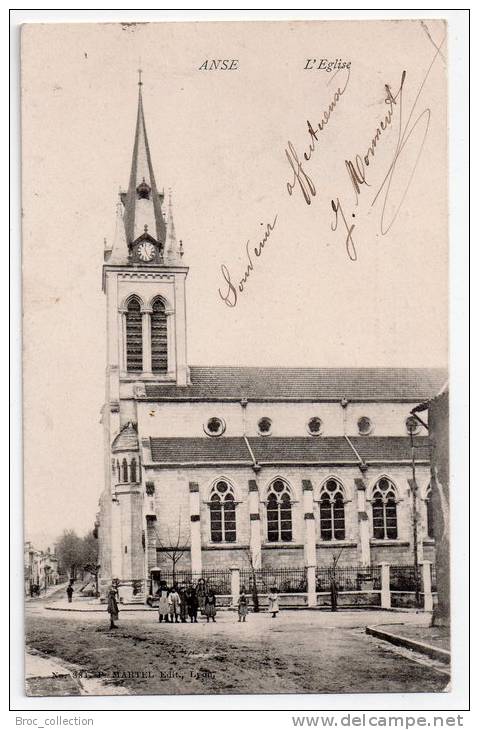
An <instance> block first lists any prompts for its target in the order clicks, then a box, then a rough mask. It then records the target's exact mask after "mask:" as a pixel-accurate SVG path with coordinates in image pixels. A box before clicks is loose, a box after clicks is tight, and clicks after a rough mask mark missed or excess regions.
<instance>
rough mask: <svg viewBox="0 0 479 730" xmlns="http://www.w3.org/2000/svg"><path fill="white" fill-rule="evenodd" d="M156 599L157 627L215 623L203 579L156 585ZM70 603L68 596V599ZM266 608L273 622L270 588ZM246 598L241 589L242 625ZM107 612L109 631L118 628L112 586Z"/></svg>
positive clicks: (275, 603)
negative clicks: (192, 581)
mask: <svg viewBox="0 0 479 730" xmlns="http://www.w3.org/2000/svg"><path fill="white" fill-rule="evenodd" d="M154 597H156V598H157V599H158V621H159V622H160V623H165V624H168V623H180V622H181V623H186V622H187V620H188V618H189V619H190V623H195V624H196V623H198V613H200V615H202V616H205V617H206V622H207V623H209V622H210V619H211V620H212V621H213V623H215V622H216V595H215V592H214V590H213V589H212V588H211V587H210V588H208V587H207V586H206V585H205V582H204V580H203V579H200V580H199V581H198V582H197V583H196V585H193V584H188V585H184V584H180V585H178V584H177V583H174V584H173V585H172V586H171V587H168V584H167V583H166V581H161V582H160V587H159V588H158V590H157V591H156V594H155V596H151V597H150V599H149V603H150V605H151V603H152V599H153V598H154ZM69 599H70V596H69ZM268 607H269V611H270V612H271V615H272V618H276V616H277V614H278V612H279V595H278V590H277V588H271V590H270V592H269V594H268ZM248 608H249V598H248V594H247V593H246V589H245V588H244V587H243V588H242V589H241V592H240V595H239V600H238V621H239V622H244V621H246V616H247V615H248ZM107 611H108V613H109V614H110V629H116V628H118V627H117V625H116V624H115V621H117V620H118V614H119V608H118V590H117V588H116V586H115V585H113V584H112V586H111V588H110V590H109V592H108V603H107Z"/></svg>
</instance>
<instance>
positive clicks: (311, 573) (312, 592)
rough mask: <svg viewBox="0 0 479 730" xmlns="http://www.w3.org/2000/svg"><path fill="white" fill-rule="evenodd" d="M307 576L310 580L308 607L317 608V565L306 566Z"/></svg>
mask: <svg viewBox="0 0 479 730" xmlns="http://www.w3.org/2000/svg"><path fill="white" fill-rule="evenodd" d="M306 576H307V580H308V608H313V607H314V608H315V607H316V605H317V600H316V566H315V565H308V567H307V568H306Z"/></svg>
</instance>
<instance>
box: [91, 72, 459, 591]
mask: <svg viewBox="0 0 479 730" xmlns="http://www.w3.org/2000/svg"><path fill="white" fill-rule="evenodd" d="M162 184H163V181H161V185H162ZM161 185H160V186H158V185H157V182H156V180H155V175H154V170H153V163H152V159H151V153H150V148H149V144H148V137H147V132H146V125H145V115H144V109H143V99H142V84H141V81H140V85H139V97H138V114H137V121H136V132H135V138H134V146H133V156H132V164H131V172H130V178H129V184H128V190H127V191H126V192H124V193H123V192H122V193H120V200H119V203H118V206H117V220H116V234H115V237H114V240H113V243H112V245H111V246H108V245H105V252H104V265H103V291H104V293H105V301H106V320H107V363H106V394H105V404H104V407H103V428H104V444H105V463H104V466H105V485H104V490H103V492H102V495H101V498H100V511H99V515H98V525H97V526H98V536H99V543H100V557H99V562H100V564H101V572H100V588H101V592H102V594H103V595H104V593H105V591H106V589H107V588H108V586H109V585H110V583H111V581H112V580H116V581H118V584H119V586H120V589H121V591H122V596H123V599H124V600H146V597H147V596H148V594H149V593H150V592H151V591H152V590H153V588H154V586H155V585H156V583H155V581H156V582H157V581H158V577H159V576H161V575H162V572H163V573H164V574H165V575H167V574H170V575H171V571H172V569H174V570H176V571H182V572H183V573H184V574H188V573H191V574H192V575H194V576H200V575H202V574H207V573H208V572H212V571H224V572H225V573H226V572H227V571H229V570H230V569H231V568H239V569H241V570H244V571H247V570H248V569H251V568H252V567H253V568H254V569H255V570H256V571H258V572H260V571H270V573H271V575H274V571H286V570H291V571H293V570H295V569H297V570H303V569H304V570H306V571H310V572H311V571H313V572H314V571H316V570H318V569H320V568H321V566H329V565H330V564H331V561H332V559H333V556H338V555H340V562H341V565H344V566H348V565H350V566H358V565H360V566H364V567H365V568H368V567H369V566H375V565H376V566H377V565H379V564H380V563H383V562H387V563H389V564H390V565H391V566H394V565H411V564H412V563H413V561H414V557H415V555H414V553H415V552H416V558H417V560H419V561H422V560H429V561H432V562H433V561H434V540H433V537H432V535H433V532H432V512H431V509H430V502H431V500H430V466H429V461H430V446H429V443H428V438H427V423H426V422H424V423H423V424H422V423H421V422H420V421H419V420H418V419H417V418H416V417H415V416H413V415H411V411H412V410H413V408H414V407H415V406H416V405H418V404H419V403H422V402H424V401H427V400H429V399H431V398H433V397H434V396H435V395H436V394H437V393H438V392H439V390H440V389H441V387H442V386H443V384H444V382H445V380H446V372H445V371H444V370H438V369H408V368H324V367H320V368H312V367H307V368H282V367H220V366H218V365H216V364H214V365H211V366H208V367H207V366H200V367H195V366H194V365H191V364H190V363H189V361H188V355H187V352H188V350H187V334H188V333H187V326H186V309H187V308H186V297H187V275H188V267H187V266H186V264H185V261H184V256H183V253H184V252H183V246H182V243H181V241H179V240H178V239H177V235H176V232H175V225H174V221H173V212H172V203H171V195H170V196H169V197H168V199H167V200H166V201H165V199H164V194H163V192H162V191H161V190H160V188H161ZM424 418H426V417H424Z"/></svg>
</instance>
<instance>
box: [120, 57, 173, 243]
mask: <svg viewBox="0 0 479 730" xmlns="http://www.w3.org/2000/svg"><path fill="white" fill-rule="evenodd" d="M142 73H143V71H142V69H141V68H139V69H138V112H137V117H136V131H135V141H134V144H133V156H132V160H131V171H130V181H129V184H128V192H127V194H126V196H125V200H124V202H125V215H124V220H125V233H126V239H127V242H128V245H130V246H131V244H132V243H133V242H134V241H136V239H137V238H139V236H141V235H142V234H143V233H144V231H145V225H147V226H148V232H149V235H150V236H152V237H153V238H154V239H155V240H156V241H158V243H159V244H160V247H161V248H163V247H164V245H165V238H166V227H165V221H164V219H163V214H162V210H161V203H162V200H163V195H160V193H159V192H158V189H157V187H156V182H155V175H154V172H153V164H152V161H151V154H150V146H149V144H148V136H147V134H146V124H145V115H144V110H143V96H142V87H143V81H142Z"/></svg>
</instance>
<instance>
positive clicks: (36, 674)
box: [25, 652, 81, 697]
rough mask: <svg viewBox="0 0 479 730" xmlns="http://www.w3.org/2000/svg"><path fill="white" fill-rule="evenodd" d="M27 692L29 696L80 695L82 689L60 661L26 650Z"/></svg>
mask: <svg viewBox="0 0 479 730" xmlns="http://www.w3.org/2000/svg"><path fill="white" fill-rule="evenodd" d="M25 694H26V695H27V697H53V696H54V697H69V696H71V695H80V694H81V690H80V685H79V683H78V682H77V681H76V680H75V679H74V678H73V676H72V674H71V673H70V672H69V671H68V670H67V669H65V667H64V666H63V665H62V664H60V662H58V661H56V660H55V659H51V658H49V657H44V656H42V655H41V654H34V653H31V652H25Z"/></svg>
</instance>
